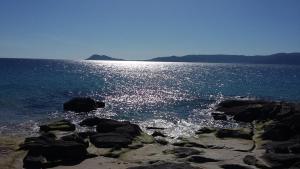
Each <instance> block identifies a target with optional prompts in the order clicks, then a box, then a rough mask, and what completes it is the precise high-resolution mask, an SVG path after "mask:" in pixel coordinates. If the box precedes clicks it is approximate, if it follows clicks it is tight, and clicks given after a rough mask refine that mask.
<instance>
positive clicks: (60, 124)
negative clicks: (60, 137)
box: [40, 120, 75, 132]
mask: <svg viewBox="0 0 300 169" xmlns="http://www.w3.org/2000/svg"><path fill="white" fill-rule="evenodd" d="M53 130H59V131H74V130H75V125H74V124H72V123H71V122H70V121H69V120H60V121H56V122H52V123H50V124H46V125H41V126H40V131H44V132H48V131H53Z"/></svg>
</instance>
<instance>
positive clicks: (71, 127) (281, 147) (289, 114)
mask: <svg viewBox="0 0 300 169" xmlns="http://www.w3.org/2000/svg"><path fill="white" fill-rule="evenodd" d="M104 106H105V104H104V103H102V102H97V101H94V100H92V99H90V98H75V99H72V100H70V101H69V102H66V103H65V104H64V108H65V110H66V111H75V112H88V111H91V110H93V109H97V108H101V107H104ZM212 116H213V117H214V118H215V119H216V120H223V121H226V120H233V121H236V122H239V123H241V124H242V125H240V126H243V127H240V128H234V129H227V128H211V127H203V128H200V129H199V130H198V131H197V132H196V133H195V135H194V136H191V137H189V138H178V139H173V138H171V137H170V136H168V133H166V132H165V131H164V128H157V127H155V126H149V127H147V128H146V130H148V131H147V133H152V134H151V135H149V134H146V132H145V131H142V130H141V128H140V127H139V126H138V125H136V124H133V123H131V122H128V121H117V120H112V119H101V118H98V117H91V118H87V119H83V120H82V121H81V122H80V123H79V125H80V126H84V127H86V128H87V130H86V131H84V132H79V131H78V130H76V128H77V126H76V125H75V124H73V123H72V122H71V121H68V120H65V119H62V120H58V121H54V122H49V123H48V124H43V125H41V126H40V132H39V136H37V137H27V138H18V137H10V136H3V137H1V139H0V168H2V169H9V168H16V169H17V168H22V167H23V168H28V169H40V168H53V169H69V168H72V169H83V168H84V169H95V168H101V169H152V168H155V169H171V168H172V169H269V168H272V169H273V168H274V169H300V104H296V103H286V102H270V101H257V100H255V101H254V100H226V101H223V102H221V103H220V104H218V105H217V107H216V111H215V113H213V114H212Z"/></svg>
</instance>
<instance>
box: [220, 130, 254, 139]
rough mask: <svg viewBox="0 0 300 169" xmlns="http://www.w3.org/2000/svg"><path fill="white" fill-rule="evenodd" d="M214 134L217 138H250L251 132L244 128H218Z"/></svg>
mask: <svg viewBox="0 0 300 169" xmlns="http://www.w3.org/2000/svg"><path fill="white" fill-rule="evenodd" d="M216 136H217V137H219V138H241V139H248V140H251V139H252V132H251V131H246V130H245V129H218V130H217V132H216Z"/></svg>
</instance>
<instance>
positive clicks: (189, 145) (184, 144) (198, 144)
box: [173, 141, 207, 148]
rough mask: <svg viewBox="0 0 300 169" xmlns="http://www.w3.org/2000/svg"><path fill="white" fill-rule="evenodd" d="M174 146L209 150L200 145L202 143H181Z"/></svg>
mask: <svg viewBox="0 0 300 169" xmlns="http://www.w3.org/2000/svg"><path fill="white" fill-rule="evenodd" d="M173 146H178V147H197V148H207V146H205V145H203V144H200V143H195V142H191V141H180V142H175V143H173Z"/></svg>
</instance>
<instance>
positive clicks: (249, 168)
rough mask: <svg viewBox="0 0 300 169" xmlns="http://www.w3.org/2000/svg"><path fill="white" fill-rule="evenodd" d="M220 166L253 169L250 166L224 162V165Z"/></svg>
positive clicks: (231, 168)
mask: <svg viewBox="0 0 300 169" xmlns="http://www.w3.org/2000/svg"><path fill="white" fill-rule="evenodd" d="M221 167H222V168H224V169H253V168H251V167H248V166H243V165H239V164H224V165H221Z"/></svg>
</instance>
